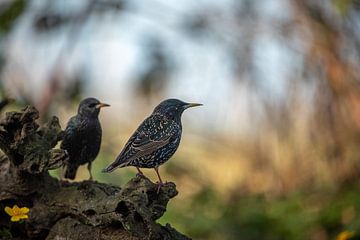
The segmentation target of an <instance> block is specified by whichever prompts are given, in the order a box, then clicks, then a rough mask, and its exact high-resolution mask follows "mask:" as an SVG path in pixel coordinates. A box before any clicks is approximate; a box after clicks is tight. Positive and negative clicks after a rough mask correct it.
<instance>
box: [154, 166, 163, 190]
mask: <svg viewBox="0 0 360 240" xmlns="http://www.w3.org/2000/svg"><path fill="white" fill-rule="evenodd" d="M154 169H155V172H156V174H157V176H158V178H159V181H160V182H158V188H157V191H156V192H157V193H159V191H160V188H161V186H162V185H164V183H163V181H162V179H161V177H160V174H159V167H155V168H154Z"/></svg>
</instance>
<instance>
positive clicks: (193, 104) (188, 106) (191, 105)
mask: <svg viewBox="0 0 360 240" xmlns="http://www.w3.org/2000/svg"><path fill="white" fill-rule="evenodd" d="M202 105H203V104H201V103H188V104H186V105H185V109H186V108H191V107H198V106H202Z"/></svg>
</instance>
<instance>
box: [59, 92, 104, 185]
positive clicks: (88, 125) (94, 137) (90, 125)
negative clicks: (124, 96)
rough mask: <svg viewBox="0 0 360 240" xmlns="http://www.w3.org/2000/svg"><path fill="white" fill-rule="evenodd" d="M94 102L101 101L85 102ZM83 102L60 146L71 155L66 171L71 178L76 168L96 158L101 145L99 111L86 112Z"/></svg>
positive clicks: (68, 126) (90, 102)
mask: <svg viewBox="0 0 360 240" xmlns="http://www.w3.org/2000/svg"><path fill="white" fill-rule="evenodd" d="M85 100H87V99H85ZM85 100H84V101H85ZM84 101H82V103H83V102H84ZM92 102H94V103H100V102H99V101H98V100H96V99H92V100H91V101H90V100H89V101H87V102H85V103H88V105H90V106H92V105H91V104H93V103H92ZM82 103H81V104H82ZM81 104H80V107H79V110H78V114H77V115H76V116H74V117H72V118H70V120H69V122H68V124H67V126H66V129H65V133H64V139H63V141H62V143H61V146H60V148H61V149H64V150H66V151H67V152H68V155H69V162H68V164H67V166H66V172H65V177H66V178H69V179H74V178H75V175H76V170H77V168H78V167H79V166H80V165H83V164H86V163H89V164H91V162H92V161H94V160H95V158H96V156H97V155H98V153H99V150H100V145H101V136H102V129H101V125H100V122H99V119H98V113H99V111H97V113H95V114H94V113H93V112H91V111H89V112H85V114H84V111H83V109H82V105H81ZM94 111H95V110H94ZM90 174H91V173H90Z"/></svg>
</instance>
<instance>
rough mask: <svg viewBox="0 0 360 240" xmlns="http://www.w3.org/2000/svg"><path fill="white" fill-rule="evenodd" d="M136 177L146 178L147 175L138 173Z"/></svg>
mask: <svg viewBox="0 0 360 240" xmlns="http://www.w3.org/2000/svg"><path fill="white" fill-rule="evenodd" d="M136 177H145V175H144V174H143V173H139V172H138V173H136Z"/></svg>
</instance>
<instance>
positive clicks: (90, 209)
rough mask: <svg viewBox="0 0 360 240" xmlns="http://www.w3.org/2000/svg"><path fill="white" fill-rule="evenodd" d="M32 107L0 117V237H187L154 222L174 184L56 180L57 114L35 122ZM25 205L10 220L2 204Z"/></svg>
mask: <svg viewBox="0 0 360 240" xmlns="http://www.w3.org/2000/svg"><path fill="white" fill-rule="evenodd" d="M38 117H39V113H38V111H37V110H36V109H35V108H34V107H26V108H25V109H23V110H22V111H19V112H9V113H6V116H5V118H4V119H2V120H1V121H0V126H1V130H0V148H1V149H2V150H3V152H4V153H5V155H3V156H1V157H0V239H11V238H12V239H47V240H52V239H54V240H55V239H74V240H76V239H79V240H80V239H82V240H86V239H104V240H106V239H173V240H176V239H179V240H183V239H189V238H188V237H186V236H184V235H182V234H180V233H179V232H177V231H176V230H175V229H174V228H172V227H171V226H170V225H169V224H166V226H162V225H160V224H158V223H156V220H157V219H159V218H160V217H161V216H162V215H163V214H164V212H165V211H166V206H167V203H168V201H169V200H170V199H171V198H173V197H175V196H176V195H177V190H176V186H175V184H174V183H167V184H166V185H165V186H163V187H162V188H161V190H160V193H159V194H157V192H156V190H157V185H156V184H154V183H152V182H151V181H150V180H149V179H147V178H145V177H142V176H137V177H135V178H133V179H132V180H130V181H129V182H128V183H127V184H126V185H125V186H123V187H122V188H120V187H117V186H112V185H109V184H103V183H99V182H94V181H84V182H75V183H69V182H59V181H58V180H57V179H55V178H53V177H51V176H50V175H49V173H48V170H50V169H55V168H59V167H61V166H62V165H63V164H64V163H65V162H66V161H67V160H68V157H67V154H66V152H65V151H63V150H61V149H54V147H55V145H56V144H57V142H58V141H59V140H61V136H62V130H61V127H60V125H59V121H58V118H57V117H53V118H52V119H51V120H50V121H49V122H48V123H47V124H45V125H44V126H41V127H40V126H39V125H38V124H37V123H36V120H37V119H38ZM14 204H17V205H19V206H26V207H29V208H30V212H29V219H27V220H25V221H23V222H14V223H12V222H10V218H9V216H7V215H6V214H5V212H4V207H5V206H10V207H12V206H13V205H14Z"/></svg>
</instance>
